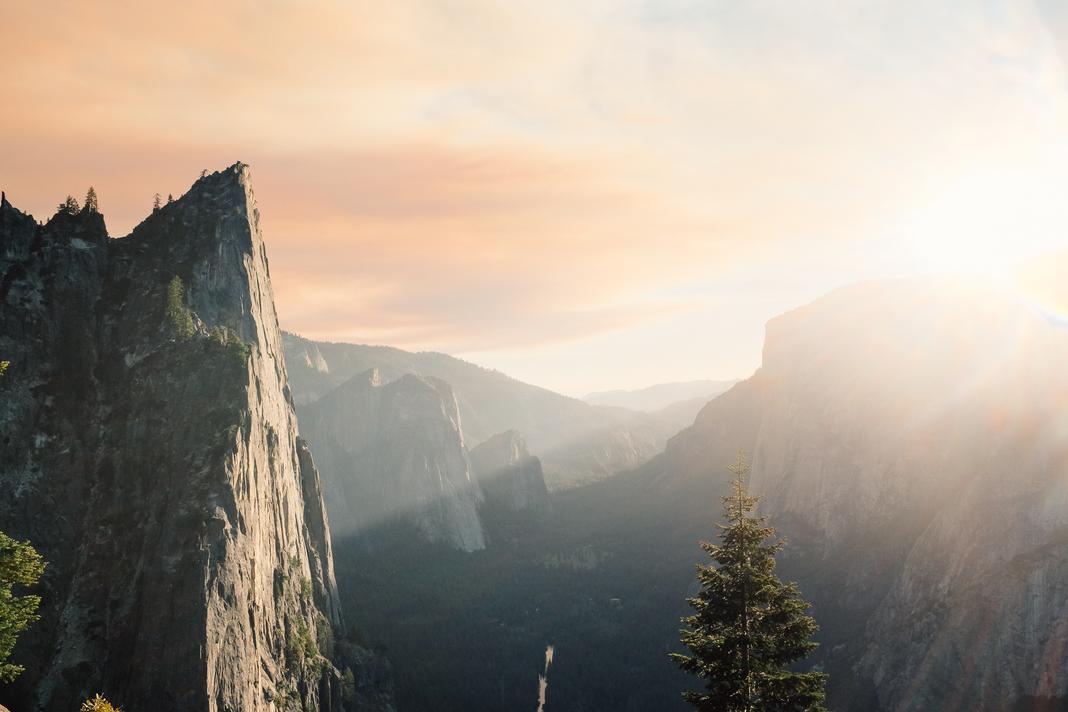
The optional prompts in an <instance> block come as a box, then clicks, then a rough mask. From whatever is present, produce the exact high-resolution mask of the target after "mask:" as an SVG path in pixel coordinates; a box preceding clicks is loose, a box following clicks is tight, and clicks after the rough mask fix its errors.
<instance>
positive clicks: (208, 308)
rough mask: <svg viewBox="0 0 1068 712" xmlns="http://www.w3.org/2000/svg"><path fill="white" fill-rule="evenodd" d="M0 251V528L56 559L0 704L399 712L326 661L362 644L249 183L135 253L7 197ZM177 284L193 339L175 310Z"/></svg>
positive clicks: (77, 216)
mask: <svg viewBox="0 0 1068 712" xmlns="http://www.w3.org/2000/svg"><path fill="white" fill-rule="evenodd" d="M0 251H2V252H0V354H2V356H3V358H4V359H5V360H9V361H10V362H11V365H10V368H9V370H8V372H7V374H6V375H5V376H4V377H3V379H2V380H0V393H2V397H0V431H2V433H3V438H2V440H0V491H3V492H4V493H5V496H4V497H3V498H0V529H3V530H5V531H6V532H8V533H9V534H11V535H12V536H15V537H18V538H26V539H29V540H31V541H32V542H33V544H34V545H35V546H36V547H37V548H38V550H39V551H41V553H42V554H43V555H44V557H45V558H46V559H47V560H48V562H49V566H48V569H47V572H46V575H45V577H44V579H43V580H42V584H41V591H40V592H41V595H42V598H43V603H42V608H41V614H42V620H41V621H40V623H38V624H36V625H35V626H33V627H32V628H31V629H30V630H29V631H27V632H26V633H25V634H24V635H23V637H22V639H21V640H20V642H19V645H18V647H17V648H16V651H15V659H16V660H17V661H18V662H20V663H22V664H24V665H25V666H26V668H27V670H26V672H25V673H24V674H23V675H22V676H21V677H20V678H19V679H18V680H17V682H16V683H15V685H13V686H11V687H9V688H8V689H5V690H2V691H0V698H2V699H3V701H4V702H7V703H9V704H10V705H11V706H12V707H13V708H15V709H38V710H70V709H77V707H78V704H79V703H80V701H81V700H82V699H84V698H85V697H86V696H88V695H89V694H91V693H96V692H100V693H103V694H104V695H105V696H107V697H109V698H110V699H111V700H112V701H113V702H115V703H116V704H119V705H121V706H122V707H123V708H124V709H203V710H212V711H213V712H214V711H222V710H263V711H266V710H276V709H294V710H295V709H324V710H326V709H330V710H340V709H342V708H343V707H344V706H345V705H346V704H348V705H352V704H355V702H354V700H355V699H356V698H360V699H361V700H362V701H363V702H366V703H368V704H370V705H371V707H372V708H378V709H389V708H390V707H391V703H390V701H389V694H388V690H387V689H386V687H387V686H388V683H387V682H385V681H383V680H381V679H380V680H379V681H378V682H375V681H368V680H365V679H363V678H362V677H361V681H360V682H359V683H357V684H356V686H355V687H356V689H351V687H352V686H350V689H345V687H344V685H343V684H342V677H341V674H340V673H339V671H338V669H337V668H335V666H334V665H332V664H331V663H330V661H329V660H328V658H330V657H331V656H333V657H334V658H335V659H336V660H340V658H341V657H343V656H344V655H346V654H347V656H348V658H349V659H350V660H353V661H355V660H356V659H357V658H358V657H359V655H360V651H358V650H354V649H352V646H349V645H347V644H345V645H339V646H336V647H338V648H339V650H335V645H334V640H333V637H334V636H333V630H334V629H335V628H336V627H338V626H339V625H340V624H341V619H340V614H339V606H338V596H337V589H336V584H335V581H334V571H333V556H332V551H331V537H330V531H329V524H328V520H327V515H326V513H325V510H324V507H323V501H322V497H321V494H320V487H321V485H320V482H319V474H318V472H317V470H316V467H315V465H314V464H313V461H312V457H311V454H310V452H309V450H308V449H307V447H306V446H305V444H304V443H303V442H302V441H301V439H300V438H299V436H298V434H297V428H296V418H295V415H294V410H293V404H292V399H291V397H290V392H289V386H288V381H287V374H286V366H285V363H284V360H283V350H282V341H281V334H280V331H279V329H278V324H277V318H276V315H275V308H274V301H273V294H272V289H271V283H270V275H269V269H268V264H267V256H266V250H265V247H264V243H263V240H262V237H261V234H260V228H259V213H258V210H257V207H256V202H255V198H254V196H253V193H252V189H251V187H250V180H249V170H248V168H247V167H246V166H244V165H242V164H236V165H234V166H232V167H230V168H228V169H226V170H224V171H221V172H218V173H213V174H210V175H205V176H204V177H202V178H200V179H199V180H198V181H196V183H195V184H194V185H193V186H192V188H191V189H190V190H189V192H188V193H186V194H185V195H184V196H182V197H181V198H179V199H178V200H176V201H175V202H174V203H172V204H168V205H166V206H164V207H162V208H160V209H158V210H155V211H154V212H153V213H152V214H151V215H150V216H149V217H148V218H147V219H146V220H145V221H144V222H142V223H141V224H140V225H138V226H137V227H136V228H135V229H134V230H133V232H132V233H131V234H130V235H129V236H128V237H125V238H121V239H111V238H109V236H108V234H107V231H106V228H105V224H104V219H103V216H102V215H100V214H99V213H97V212H95V211H93V210H89V209H88V208H86V209H83V210H81V211H80V212H77V213H70V212H67V211H63V210H61V211H60V212H59V213H57V214H56V215H55V216H54V217H53V218H52V219H51V220H49V221H48V222H47V223H46V224H44V225H38V224H37V223H36V221H34V219H33V218H32V217H30V216H28V215H25V214H23V213H21V212H19V211H18V210H16V209H15V208H14V207H12V206H11V205H10V204H9V203H8V202H7V200H6V199H4V200H3V201H2V204H0ZM179 284H180V285H181V286H182V287H184V289H182V290H181V294H180V295H179V297H178V299H177V301H174V300H171V302H172V303H171V310H170V311H171V312H174V311H176V312H177V314H178V315H179V317H180V318H181V317H185V319H186V321H185V324H186V325H187V326H182V325H178V326H176V325H175V323H174V322H173V320H171V319H169V317H168V314H169V310H168V301H169V299H168V297H169V294H171V295H173V293H174V286H175V285H179ZM169 290H170V291H169ZM340 648H344V649H345V650H344V651H343V650H340ZM346 651H347V652H346ZM352 664H355V665H357V667H358V664H357V663H355V662H353V663H352ZM367 667H368V668H372V667H374V665H373V664H371V663H368V665H367ZM363 672H364V671H363V670H360V669H357V670H356V674H357V676H362V675H363ZM383 677H384V676H381V675H380V678H383ZM379 683H380V684H379Z"/></svg>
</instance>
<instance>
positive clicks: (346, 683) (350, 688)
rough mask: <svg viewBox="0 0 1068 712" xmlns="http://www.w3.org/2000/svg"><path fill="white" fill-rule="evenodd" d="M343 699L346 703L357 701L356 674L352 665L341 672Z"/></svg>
mask: <svg viewBox="0 0 1068 712" xmlns="http://www.w3.org/2000/svg"><path fill="white" fill-rule="evenodd" d="M341 699H342V700H343V701H344V702H345V704H346V705H351V704H352V703H353V702H355V701H356V676H355V675H354V674H353V673H352V668H350V667H347V668H345V672H343V673H342V674H341Z"/></svg>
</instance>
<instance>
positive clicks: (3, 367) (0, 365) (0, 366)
mask: <svg viewBox="0 0 1068 712" xmlns="http://www.w3.org/2000/svg"><path fill="white" fill-rule="evenodd" d="M10 367H11V362H10V361H0V376H3V375H4V374H5V373H7V369H8V368H10Z"/></svg>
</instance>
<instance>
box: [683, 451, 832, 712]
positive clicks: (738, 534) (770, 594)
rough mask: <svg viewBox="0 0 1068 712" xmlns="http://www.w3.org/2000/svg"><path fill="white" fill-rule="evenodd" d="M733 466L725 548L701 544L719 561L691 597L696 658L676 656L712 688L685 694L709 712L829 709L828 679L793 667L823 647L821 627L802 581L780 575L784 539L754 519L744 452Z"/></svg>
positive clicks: (701, 575)
mask: <svg viewBox="0 0 1068 712" xmlns="http://www.w3.org/2000/svg"><path fill="white" fill-rule="evenodd" d="M729 469H730V471H731V472H733V473H734V475H735V478H734V482H733V492H732V494H730V495H729V496H727V497H724V498H723V508H724V513H725V515H726V517H727V522H728V523H727V524H725V525H724V524H721V525H719V526H720V529H721V532H720V541H721V543H720V544H719V545H716V544H711V543H709V542H702V543H701V548H703V549H704V550H705V551H706V552H708V554H709V556H710V557H711V558H712V560H713V562H714V563H712V564H704V565H698V567H697V578H698V580H699V581H700V582H701V591H700V593H698V594H697V596H695V597H694V598H691V599H689V604H690V606H691V607H692V608H693V609H694V611H695V612H694V614H693V615H691V616H688V617H686V618H683V623H684V624H685V625H686V626H687V628H686V629H684V630H683V631H682V642H683V643H684V644H685V645H686V647H688V648H689V649H690V652H691V653H692V654H691V655H683V654H679V653H673V654H672V655H671V657H672V658H673V659H674V660H675V662H676V663H678V665H679V667H681V668H682V669H683V670H685V671H686V672H689V673H692V674H693V675H696V676H697V677H699V678H701V679H702V680H704V682H705V689H704V691H703V692H686V693H683V696H684V697H685V698H686V700H687V701H688V702H690V703H691V704H692V705H693V706H694V707H695V708H697V709H698V710H701V711H702V712H711V711H717V712H718V711H725V712H756V711H757V710H769V711H774V712H786V711H787V710H789V711H791V712H794V711H796V712H820V711H823V710H825V709H826V708H825V707H824V705H823V701H824V686H825V685H826V681H827V676H826V675H825V674H824V673H822V672H807V673H802V672H793V671H791V670H789V669H788V668H787V665H789V664H790V663H793V662H796V661H798V660H801V659H802V658H804V657H805V656H806V655H808V654H809V653H810V652H812V650H814V649H815V648H816V643H815V642H813V641H812V635H813V633H815V632H816V630H817V626H816V622H815V621H814V620H813V619H812V618H811V617H810V616H808V615H807V613H806V611H807V609H808V604H807V603H806V602H805V600H804V599H802V598H801V594H800V592H799V591H798V588H797V584H795V583H786V584H784V583H783V582H782V581H780V580H779V578H778V576H776V575H775V555H776V554H777V553H778V552H779V551H780V550H781V549H782V547H783V545H784V543H785V542H783V541H779V542H776V543H768V542H767V540H768V539H770V538H771V537H773V536H774V535H775V530H774V529H772V528H771V527H768V526H766V525H765V522H766V519H765V518H764V517H759V516H755V515H753V514H752V511H753V509H754V508H755V507H756V504H757V501H758V498H757V497H754V496H752V495H750V494H749V492H748V489H747V487H746V483H745V477H746V475H748V474H749V465H748V464H747V463H746V461H745V456H744V455H743V454H742V453H739V454H738V460H737V462H736V463H735V464H734V465H731V466H730V468H729Z"/></svg>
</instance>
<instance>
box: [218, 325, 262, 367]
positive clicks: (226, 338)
mask: <svg viewBox="0 0 1068 712" xmlns="http://www.w3.org/2000/svg"><path fill="white" fill-rule="evenodd" d="M211 338H213V339H215V340H216V341H218V342H219V343H220V344H222V345H223V346H225V347H226V349H227V350H228V351H229V352H230V356H231V357H232V358H233V359H234V361H235V362H237V363H238V364H239V365H241V366H244V365H245V363H247V362H248V357H249V354H250V353H252V349H251V348H250V347H249V345H248V344H247V343H245V341H244V340H243V339H242V338H241V337H240V336H238V335H237V334H236V333H234V331H233V330H231V329H230V328H229V327H227V326H214V327H212V329H211Z"/></svg>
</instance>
